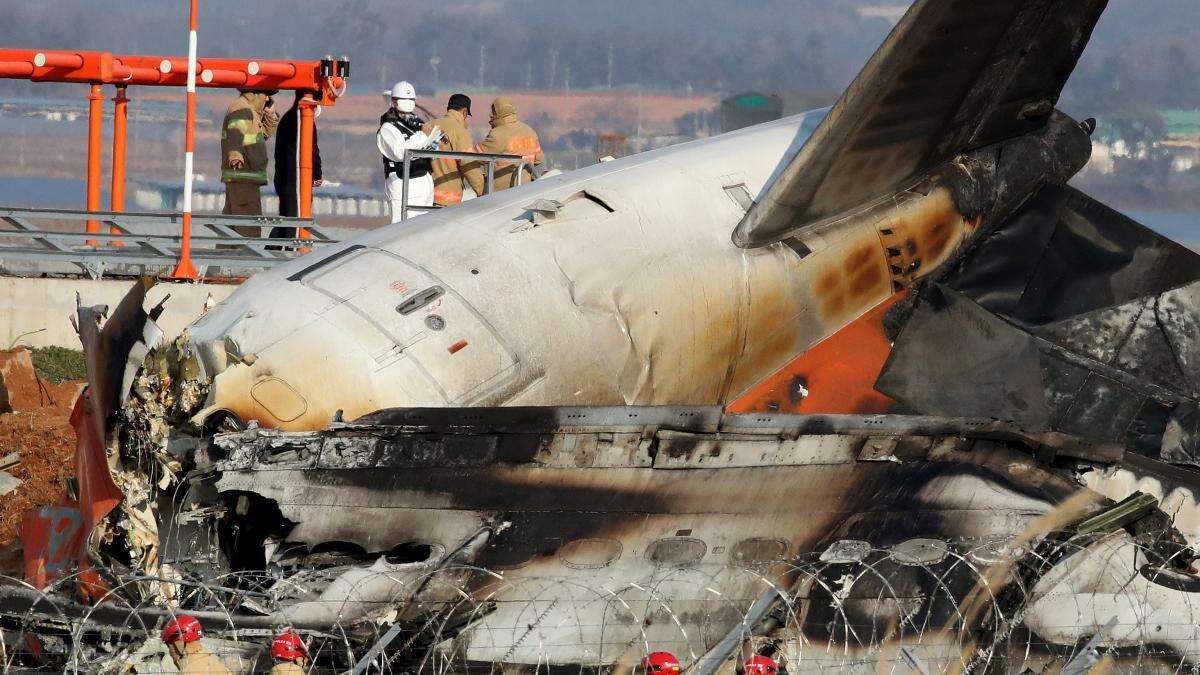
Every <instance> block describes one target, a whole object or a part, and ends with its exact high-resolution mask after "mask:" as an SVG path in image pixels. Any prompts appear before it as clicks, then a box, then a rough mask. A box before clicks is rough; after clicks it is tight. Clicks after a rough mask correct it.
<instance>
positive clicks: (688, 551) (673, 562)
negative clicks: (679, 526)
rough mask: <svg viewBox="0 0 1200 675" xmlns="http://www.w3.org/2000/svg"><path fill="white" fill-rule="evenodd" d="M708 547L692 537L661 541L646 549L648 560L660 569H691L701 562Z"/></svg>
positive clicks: (670, 538) (669, 538)
mask: <svg viewBox="0 0 1200 675" xmlns="http://www.w3.org/2000/svg"><path fill="white" fill-rule="evenodd" d="M707 552H708V546H707V545H705V543H704V542H703V541H701V540H699V539H694V538H692V537H668V538H666V539H659V540H658V541H656V542H654V543H653V544H651V545H650V548H648V549H646V559H647V560H649V561H650V562H651V563H652V564H654V565H657V566H659V567H691V566H692V565H695V564H696V563H698V562H700V559H701V558H703V557H704V554H705V553H707Z"/></svg>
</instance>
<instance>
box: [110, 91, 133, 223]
mask: <svg viewBox="0 0 1200 675" xmlns="http://www.w3.org/2000/svg"><path fill="white" fill-rule="evenodd" d="M125 90H126V87H124V86H119V87H117V95H116V97H115V98H113V156H112V190H111V191H110V195H111V197H112V205H111V206H110V207H109V210H111V211H113V212H115V213H120V212H122V211H124V210H125V140H126V121H127V120H128V118H129V99H128V98H126V97H125ZM110 232H111V233H112V234H120V232H121V231H120V230H119V229H118V228H117V227H115V226H114V227H112V228H111V230H110ZM112 245H113V246H122V245H123V244H122V243H121V241H120V240H119V239H114V240H113V241H112Z"/></svg>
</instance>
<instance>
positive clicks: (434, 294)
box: [396, 286, 446, 315]
mask: <svg viewBox="0 0 1200 675" xmlns="http://www.w3.org/2000/svg"><path fill="white" fill-rule="evenodd" d="M445 292H446V289H444V288H442V287H441V286H430V287H429V288H426V289H425V290H423V291H421V292H419V293H416V294H415V295H413V296H412V297H410V298H409V299H407V300H405V301H404V302H402V303H400V304H399V305H398V306H397V307H396V311H397V312H400V313H401V314H404V315H408V314H412V313H413V312H415V311H417V310H418V309H421V308H422V307H424V306H425V305H428V304H429V303H431V302H433V301H434V300H437V299H438V298H440V297H442V295H443V294H445Z"/></svg>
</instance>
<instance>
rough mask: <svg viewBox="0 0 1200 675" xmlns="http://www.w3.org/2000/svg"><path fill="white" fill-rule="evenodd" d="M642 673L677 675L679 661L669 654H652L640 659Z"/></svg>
mask: <svg viewBox="0 0 1200 675" xmlns="http://www.w3.org/2000/svg"><path fill="white" fill-rule="evenodd" d="M642 672H644V673H646V674H647V675H656V674H657V673H662V674H663V675H679V659H677V658H675V655H674V654H672V653H671V652H652V653H651V654H650V655H649V656H647V657H646V658H644V659H642Z"/></svg>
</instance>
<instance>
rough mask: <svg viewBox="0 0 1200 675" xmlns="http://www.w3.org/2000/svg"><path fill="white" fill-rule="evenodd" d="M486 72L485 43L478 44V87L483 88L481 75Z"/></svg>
mask: <svg viewBox="0 0 1200 675" xmlns="http://www.w3.org/2000/svg"><path fill="white" fill-rule="evenodd" d="M486 72H487V45H485V44H481V45H479V83H478V86H479V88H480V89H483V76H484V74H485V73H486Z"/></svg>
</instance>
